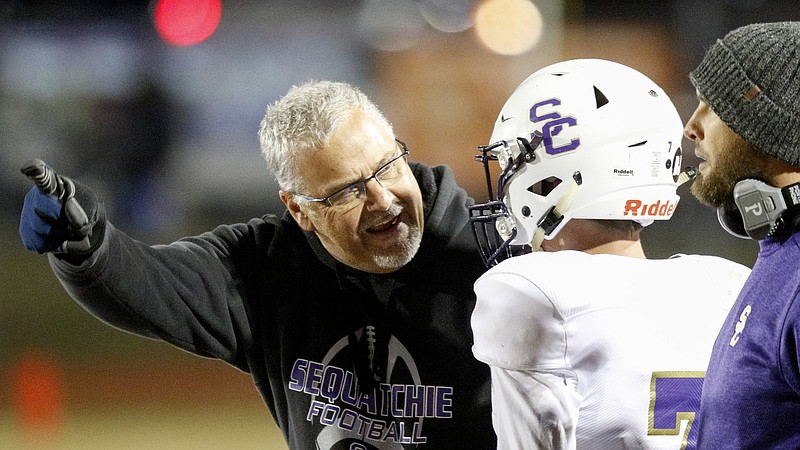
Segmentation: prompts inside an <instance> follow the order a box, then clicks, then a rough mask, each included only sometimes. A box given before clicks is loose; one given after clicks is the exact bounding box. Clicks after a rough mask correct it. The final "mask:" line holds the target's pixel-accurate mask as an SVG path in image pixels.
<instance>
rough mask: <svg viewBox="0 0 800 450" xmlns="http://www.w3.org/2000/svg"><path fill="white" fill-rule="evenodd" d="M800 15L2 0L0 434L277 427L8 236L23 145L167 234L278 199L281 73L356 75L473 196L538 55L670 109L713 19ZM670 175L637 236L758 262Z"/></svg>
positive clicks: (154, 235)
mask: <svg viewBox="0 0 800 450" xmlns="http://www.w3.org/2000/svg"><path fill="white" fill-rule="evenodd" d="M798 19H800V10H798V8H797V2H796V1H795V0H672V1H669V0H658V1H642V0H638V1H637V0H624V1H623V0H620V1H615V0H607V1H601V0H583V1H580V0H563V1H562V0H533V1H530V0H483V1H472V0H346V1H345V0H342V1H330V0H278V1H276V0H271V1H270V0H265V1H258V0H241V1H235V2H234V1H221V2H220V1H219V0H216V1H203V0H159V1H158V2H156V1H142V0H132V1H93V2H92V1H79V0H63V1H55V0H53V1H10V0H0V192H2V195H0V286H2V287H0V380H2V381H0V447H4V443H11V444H9V445H10V447H9V448H17V447H21V448H25V447H31V448H34V447H35V448H44V447H46V448H282V447H285V446H284V445H283V444H282V440H281V438H280V436H279V435H278V434H277V432H276V431H275V428H274V425H273V424H272V419H271V417H270V416H269V413H268V412H267V410H266V408H264V406H263V405H262V404H261V401H260V399H259V398H258V394H257V392H256V390H255V389H254V388H253V387H252V385H251V382H250V381H249V378H248V377H247V376H246V375H244V374H241V373H239V372H238V371H236V370H235V369H232V368H230V367H228V366H226V365H225V364H223V363H219V362H216V361H206V360H202V359H200V358H196V357H192V356H189V355H186V354H184V353H182V352H180V351H178V350H175V349H173V348H171V347H169V346H167V345H165V344H161V343H157V342H154V341H150V340H146V339H141V338H136V337H133V336H130V335H128V334H126V333H123V332H120V331H118V330H115V329H113V328H110V327H108V326H106V325H104V324H102V323H100V322H99V321H97V320H95V319H93V318H91V317H90V316H89V315H88V314H87V313H85V312H84V311H82V310H81V309H80V308H79V307H78V306H76V305H75V304H74V303H73V302H72V301H71V300H70V299H69V298H68V297H67V296H66V294H65V293H64V292H63V290H61V287H60V286H59V284H58V282H57V281H56V280H55V278H54V277H53V275H52V274H51V272H50V270H49V268H48V266H47V261H46V258H45V257H43V256H39V255H35V254H30V253H28V252H26V251H24V249H23V248H22V245H21V243H20V240H19V237H18V235H17V226H18V218H19V212H20V209H21V205H22V202H23V198H24V195H25V192H27V190H28V189H29V187H30V183H29V182H28V181H27V180H26V179H25V178H24V177H23V176H22V175H21V174H20V172H19V168H20V167H21V165H22V164H23V163H24V162H25V161H26V160H28V159H30V158H34V157H38V158H41V159H43V160H45V161H47V162H48V163H49V164H51V165H52V166H53V167H55V168H56V169H57V170H59V171H60V172H62V173H64V174H66V175H70V176H73V177H75V178H77V179H79V180H81V181H82V182H84V183H86V184H88V185H90V186H91V187H92V188H93V189H94V190H96V192H97V193H98V194H99V195H100V196H101V198H102V199H103V200H104V202H105V203H106V206H107V208H108V210H109V215H110V218H111V220H112V221H113V222H114V223H115V224H116V225H117V226H118V227H119V228H121V229H123V230H125V231H127V232H128V233H129V234H132V235H133V236H135V237H137V238H139V239H142V240H144V241H146V242H150V243H159V242H169V241H171V240H174V239H177V238H179V237H181V236H185V235H190V234H195V233H199V232H201V231H205V230H207V229H210V228H211V227H213V226H214V225H217V224H219V223H235V222H240V221H245V220H247V219H249V218H251V217H254V216H260V215H262V214H264V213H268V212H279V211H280V210H281V207H280V206H281V205H280V203H279V200H278V197H277V192H276V185H275V183H274V181H273V180H272V178H271V176H270V175H269V174H268V173H267V172H266V169H265V165H264V163H263V161H262V159H261V156H260V154H259V147H258V140H257V136H256V130H257V127H258V123H259V122H260V120H261V118H262V116H263V113H264V110H265V108H266V106H267V105H268V104H269V103H271V102H273V101H275V100H277V99H278V98H279V97H280V96H281V95H283V94H284V93H285V92H286V91H287V90H288V89H289V88H290V87H291V86H292V85H294V84H298V83H301V82H304V81H307V80H309V79H332V80H341V81H347V82H350V83H354V84H356V85H358V86H360V87H361V88H362V89H363V90H364V91H365V92H366V93H367V94H368V95H369V96H370V97H371V98H372V99H373V100H374V101H375V102H376V103H377V104H378V106H379V107H380V108H381V109H382V110H383V111H384V113H385V114H386V115H387V117H388V119H389V120H390V121H391V122H392V123H393V125H394V127H395V132H396V134H397V135H398V136H399V137H401V138H402V139H403V140H404V141H405V142H407V143H408V145H409V147H410V149H411V152H412V153H411V155H412V159H416V160H419V161H423V162H427V163H430V164H448V165H450V166H452V167H453V168H454V169H455V170H456V174H457V177H458V180H459V182H460V183H461V184H462V185H463V186H465V187H466V188H467V189H468V190H469V191H470V192H471V194H472V195H473V196H474V197H475V198H476V199H478V200H485V198H486V193H485V191H484V180H483V175H482V170H481V167H480V165H479V164H477V163H475V162H473V159H472V156H473V154H475V153H476V148H477V146H478V145H481V144H486V143H487V140H488V139H489V135H490V134H491V130H492V126H493V124H494V120H495V117H496V115H497V113H498V111H499V109H500V107H501V106H502V104H503V103H504V102H505V100H506V98H507V96H508V95H509V94H510V93H511V91H512V90H513V89H514V88H515V87H516V86H517V85H518V84H519V83H520V82H521V81H522V80H523V79H524V78H525V77H527V75H529V74H530V73H532V72H533V71H535V70H537V69H539V68H541V67H543V66H545V65H548V64H551V63H553V62H556V61H559V60H564V59H571V58H585V57H599V58H606V59H611V60H615V61H618V62H621V63H624V64H627V65H629V66H631V67H633V68H636V69H638V70H639V71H641V72H643V73H645V74H646V75H648V76H650V77H651V78H652V79H653V80H655V81H656V82H657V83H659V84H660V85H661V86H662V87H663V88H664V89H665V90H666V91H667V93H668V94H669V95H670V97H671V98H672V100H673V101H674V102H675V104H676V105H677V107H678V109H679V112H680V114H681V117H682V119H683V120H684V121H685V120H686V119H688V118H689V116H690V115H691V112H692V111H693V109H694V107H695V106H696V99H695V94H694V90H693V88H692V86H691V85H690V83H689V81H688V78H687V73H688V72H689V71H690V70H691V69H692V68H693V67H694V66H695V65H696V64H697V63H698V62H699V61H700V58H701V57H702V55H703V52H704V51H705V49H706V48H707V47H708V46H709V45H710V44H711V43H713V42H714V40H715V39H716V38H719V37H722V36H723V35H724V34H725V33H726V32H727V31H729V30H731V29H733V28H735V27H738V26H740V25H744V24H747V23H752V22H760V21H781V20H798ZM684 145H685V148H686V149H687V150H688V152H687V153H685V154H686V155H687V156H685V158H684V164H685V165H686V164H689V165H694V164H697V161H696V160H695V159H694V157H693V154H692V151H691V150H692V146H691V144H690V143H689V142H686V141H684ZM679 193H680V194H681V196H682V200H681V204H680V207H679V208H678V210H677V213H676V215H675V217H674V219H673V220H671V221H670V222H665V223H664V222H662V223H656V224H654V225H652V226H651V227H648V228H647V229H646V231H645V236H644V242H645V248H646V251H647V253H648V254H649V256H651V257H656V258H660V257H667V256H669V255H671V254H674V253H703V254H714V255H720V256H723V257H727V258H730V259H733V260H736V261H739V262H741V263H743V264H747V265H751V264H752V263H753V261H754V260H755V255H756V251H757V245H756V244H755V243H754V242H752V241H745V240H740V239H736V238H734V237H731V236H729V235H728V234H726V233H725V232H724V231H722V229H721V228H720V227H719V225H718V224H717V221H716V217H715V215H714V214H713V213H712V212H711V211H710V210H709V209H707V208H705V207H703V206H701V205H699V204H698V203H697V202H696V201H695V200H694V199H693V197H692V196H691V195H690V194H689V192H688V188H687V187H685V186H684V187H682V188H681V189H680V191H679ZM663 288H664V289H673V290H674V292H675V295H682V294H683V293H682V290H681V280H664V286H663ZM4 448H5V447H4Z"/></svg>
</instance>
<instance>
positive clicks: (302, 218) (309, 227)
mask: <svg viewBox="0 0 800 450" xmlns="http://www.w3.org/2000/svg"><path fill="white" fill-rule="evenodd" d="M278 195H279V196H280V198H281V201H282V202H283V204H284V205H286V209H288V210H289V214H291V215H292V217H294V221H295V222H297V225H299V226H300V228H302V229H303V231H308V232H313V231H315V228H314V223H313V222H312V221H311V218H310V217H308V214H306V213H305V211H303V209H302V208H301V207H300V204H298V203H297V201H295V197H294V195H292V193H291V192H285V191H278Z"/></svg>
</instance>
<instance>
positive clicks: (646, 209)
mask: <svg viewBox="0 0 800 450" xmlns="http://www.w3.org/2000/svg"><path fill="white" fill-rule="evenodd" d="M677 204H678V203H677V202H671V201H669V200H667V201H665V202H663V203H662V202H661V200H658V201H656V202H655V203H652V204H649V205H648V204H647V203H642V201H641V200H633V199H631V200H628V201H627V202H625V212H623V213H622V215H624V216H661V217H669V216H671V215H672V213H673V211H675V206H676V205H677Z"/></svg>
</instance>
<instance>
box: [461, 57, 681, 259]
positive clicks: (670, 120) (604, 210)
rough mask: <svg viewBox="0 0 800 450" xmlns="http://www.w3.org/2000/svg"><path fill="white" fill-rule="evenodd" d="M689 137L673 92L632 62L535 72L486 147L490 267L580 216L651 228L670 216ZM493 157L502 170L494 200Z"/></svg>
mask: <svg viewBox="0 0 800 450" xmlns="http://www.w3.org/2000/svg"><path fill="white" fill-rule="evenodd" d="M682 137H683V125H682V123H681V119H680V116H679V115H678V112H677V111H676V109H675V106H674V105H673V104H672V102H671V101H670V99H669V97H668V96H667V95H666V94H665V93H664V91H663V90H662V89H661V88H660V87H659V86H658V85H657V84H656V83H654V82H653V81H652V80H650V79H649V78H647V77H646V76H645V75H643V74H641V73H639V72H637V71H636V70H634V69H631V68H630V67H627V66H624V65H622V64H618V63H615V62H611V61H605V60H600V59H578V60H571V61H564V62H560V63H557V64H553V65H550V66H547V67H545V68H543V69H540V70H538V71H536V72H535V73H534V74H532V75H531V76H529V77H528V78H527V79H526V80H525V81H523V82H522V84H521V85H520V86H519V87H518V88H517V89H516V90H515V91H514V93H513V94H511V97H509V99H508V100H507V101H506V103H505V105H504V106H503V108H502V110H501V111H500V115H499V116H498V118H497V121H496V122H495V126H494V131H493V132H492V137H491V140H490V142H491V144H490V145H488V146H486V147H481V149H482V151H483V155H482V157H479V159H480V160H482V161H483V163H484V166H485V169H486V176H487V183H488V184H489V198H490V201H489V202H488V203H484V204H480V205H475V206H473V207H472V208H471V210H472V222H473V228H474V230H475V231H476V239H478V243H479V245H480V246H481V253H482V255H483V257H484V260H485V262H486V263H487V266H491V265H494V264H496V263H497V262H498V261H499V259H498V258H505V257H508V256H512V254H514V253H515V250H512V249H515V248H516V249H517V250H519V249H523V251H526V250H534V251H535V250H539V247H540V244H541V242H542V240H543V239H553V238H554V237H555V236H556V235H557V234H558V232H559V231H560V230H561V228H562V227H563V226H564V225H565V224H566V223H567V222H568V221H569V220H570V219H573V218H576V219H618V220H619V219H623V220H635V221H637V222H639V223H641V224H642V225H645V226H646V225H649V224H651V223H652V222H653V220H666V219H669V218H670V217H671V216H672V213H673V212H674V210H675V206H676V205H677V203H678V199H679V197H678V195H676V187H677V184H676V180H677V177H678V175H679V173H680V166H681V148H680V146H681V139H682ZM494 159H497V160H498V162H499V163H500V167H501V169H502V173H501V174H500V178H499V181H498V184H497V191H498V192H497V198H496V199H495V198H493V197H492V195H493V194H492V188H491V184H492V181H491V176H490V171H489V165H488V162H489V161H490V160H494ZM494 232H496V233H497V236H487V235H486V234H487V233H489V234H491V233H494ZM481 234H482V236H481ZM528 246H530V248H529V249H528Z"/></svg>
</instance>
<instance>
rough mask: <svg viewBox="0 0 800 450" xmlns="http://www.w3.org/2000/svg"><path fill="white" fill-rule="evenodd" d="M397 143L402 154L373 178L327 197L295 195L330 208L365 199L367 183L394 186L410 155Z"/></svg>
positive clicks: (352, 184)
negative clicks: (373, 181)
mask: <svg viewBox="0 0 800 450" xmlns="http://www.w3.org/2000/svg"><path fill="white" fill-rule="evenodd" d="M395 141H396V142H397V145H398V147H400V150H401V152H400V154H399V155H397V156H395V157H394V158H392V159H390V160H389V161H387V162H386V164H384V165H382V166H380V167H378V169H377V170H376V171H375V172H373V173H372V175H371V176H369V177H367V178H364V179H363V180H359V181H356V182H354V183H350V184H348V185H347V186H345V187H343V188H341V189H339V190H338V191H336V192H334V193H333V194H331V195H329V196H327V197H322V198H316V197H311V196H308V195H305V194H299V193H295V194H294V195H296V196H298V197H300V198H302V199H303V200H304V201H307V202H311V203H324V204H326V205H328V206H343V205H348V204H350V203H353V202H355V201H356V200H361V199H363V198H364V197H365V196H366V194H367V183H369V182H370V180H375V181H376V182H377V183H378V184H379V185H381V187H383V188H384V189H385V188H387V187H389V186H391V185H393V184H394V183H395V182H397V181H398V180H399V179H400V178H402V176H403V174H404V173H405V171H404V170H403V169H405V168H406V167H407V166H406V165H405V164H401V162H402V163H405V162H406V159H405V157H406V156H408V153H409V151H408V147H406V144H405V143H403V142H402V141H401V140H399V139H397V138H395ZM401 160H402V161H401Z"/></svg>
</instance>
